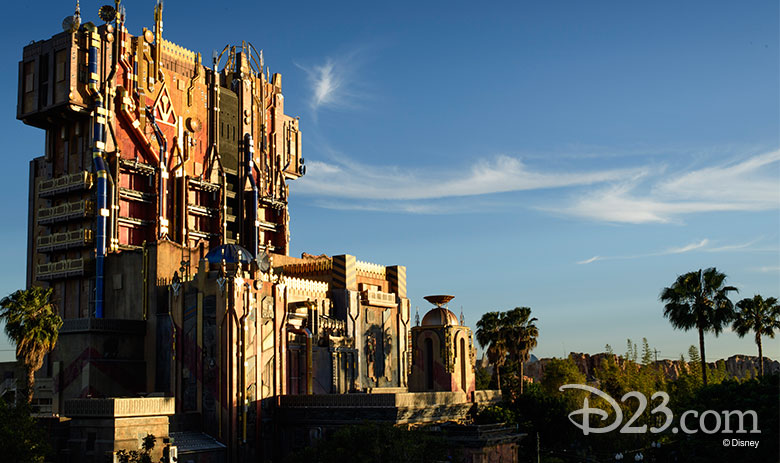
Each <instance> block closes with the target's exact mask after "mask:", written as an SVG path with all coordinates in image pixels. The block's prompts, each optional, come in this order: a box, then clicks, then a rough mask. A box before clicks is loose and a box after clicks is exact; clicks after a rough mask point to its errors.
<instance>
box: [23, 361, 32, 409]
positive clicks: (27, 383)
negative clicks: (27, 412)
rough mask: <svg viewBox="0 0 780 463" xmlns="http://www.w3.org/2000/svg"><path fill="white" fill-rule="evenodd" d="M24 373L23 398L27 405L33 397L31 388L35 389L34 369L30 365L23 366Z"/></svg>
mask: <svg viewBox="0 0 780 463" xmlns="http://www.w3.org/2000/svg"><path fill="white" fill-rule="evenodd" d="M25 374H26V378H25V385H24V398H25V400H26V401H27V405H30V404H31V403H32V399H33V390H34V389H35V388H34V384H35V371H34V370H33V369H32V368H30V367H25Z"/></svg>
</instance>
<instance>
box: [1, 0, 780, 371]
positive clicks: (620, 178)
mask: <svg viewBox="0 0 780 463" xmlns="http://www.w3.org/2000/svg"><path fill="white" fill-rule="evenodd" d="M74 3H75V2H74ZM422 3H423V4H419V3H418V2H405V1H396V2H386V3H383V4H375V3H373V2H341V1H335V2H324V3H323V2H231V3H227V2H224V3H215V2H211V1H209V2H205V1H204V2H198V1H190V2H185V1H174V0H168V1H166V2H165V10H164V34H163V35H164V36H165V37H166V38H167V39H169V40H171V41H173V42H176V43H178V44H180V45H182V46H184V47H186V48H189V49H191V50H195V51H200V52H201V53H202V54H203V56H204V61H208V60H209V57H210V56H211V52H212V50H214V49H219V50H221V49H222V47H223V46H224V45H225V44H228V43H232V44H236V43H239V44H240V42H241V40H248V41H250V42H252V43H253V44H254V45H255V46H256V47H257V48H262V49H263V50H264V56H265V60H266V63H267V64H268V65H269V66H270V68H271V72H280V73H282V74H283V77H284V79H283V89H284V95H285V104H286V108H285V109H286V112H287V113H288V114H291V115H297V116H300V118H301V127H302V130H303V133H304V139H303V140H304V142H303V143H304V145H303V149H304V155H305V158H306V163H307V166H308V167H307V169H308V170H307V175H306V176H305V177H304V178H302V179H301V180H299V181H296V182H293V184H292V185H291V187H290V190H291V193H292V199H291V202H290V213H291V216H292V254H293V255H299V254H300V253H301V252H303V251H306V252H309V253H312V254H320V253H327V254H328V255H333V254H340V253H344V252H348V253H350V254H355V255H357V256H358V258H359V259H361V260H368V261H373V262H377V263H381V264H386V265H392V264H403V265H406V266H407V267H408V278H409V282H408V289H409V295H410V298H411V299H412V307H413V308H414V307H420V311H421V312H422V313H424V311H425V310H426V309H427V307H428V304H427V303H426V302H425V301H424V300H423V299H422V297H423V296H424V295H428V294H438V293H445V294H454V295H455V296H456V298H455V299H454V300H453V301H452V302H451V303H450V308H451V309H453V310H454V311H455V312H456V313H459V312H460V310H461V306H462V308H463V312H464V314H465V316H466V320H467V323H468V324H470V325H472V326H473V325H474V323H475V322H476V320H477V319H478V318H479V317H480V315H481V314H482V313H484V312H485V311H488V310H506V309H511V308H513V307H515V306H523V305H524V306H529V307H531V308H532V309H533V313H534V315H535V316H536V317H537V318H538V319H539V322H538V326H539V328H540V338H539V345H538V347H537V349H536V350H535V351H534V353H535V355H537V356H539V357H544V356H553V355H555V356H560V355H562V354H564V353H568V352H570V351H577V352H598V351H601V350H603V348H604V345H605V344H607V343H609V344H611V345H612V346H613V347H614V348H615V350H616V351H617V352H622V351H623V350H624V349H625V348H624V346H625V340H626V338H632V339H633V340H634V341H636V342H641V338H642V337H647V338H648V340H649V342H650V344H651V346H653V347H655V348H657V349H658V350H659V351H660V356H661V357H664V358H677V357H679V354H680V353H682V352H686V351H687V348H688V346H689V345H691V344H696V343H697V336H696V334H695V333H693V332H687V333H685V332H680V331H674V330H673V329H672V327H671V326H670V324H669V323H668V321H667V320H666V319H664V318H663V316H662V305H661V303H660V302H658V294H659V292H660V290H661V289H662V288H663V287H664V286H668V285H670V284H672V282H673V281H674V280H675V278H676V277H677V275H679V274H682V273H685V272H688V271H692V270H697V269H699V268H706V267H712V266H716V267H717V268H718V269H719V270H721V271H723V272H724V273H726V274H727V275H728V276H729V280H728V282H729V283H730V284H732V285H735V286H737V287H738V288H739V289H740V294H739V295H736V296H735V297H734V299H735V300H738V299H740V298H743V297H752V296H753V294H755V293H760V294H762V295H764V296H780V214H779V212H780V129H779V127H780V107H779V104H778V101H780V73H779V70H780V58H779V56H780V53H779V52H778V46H779V45H780V44H779V43H778V36H779V34H780V27H779V25H778V17H780V14H779V13H780V12H779V11H778V3H777V2H775V1H758V2H751V4H750V6H749V7H747V6H745V4H740V3H737V2H716V1H707V2H641V3H640V2H618V1H612V2H606V1H604V2H579V1H572V2H562V1H560V2H541V1H535V2H492V3H490V4H487V5H486V6H477V5H476V4H475V3H474V2H451V1H450V2H438V1H431V2H422ZM126 4H127V9H128V11H127V13H128V26H129V29H130V31H131V33H134V34H138V33H140V31H141V28H142V27H144V26H146V27H151V26H152V24H153V21H152V18H153V17H152V8H153V5H154V2H153V1H133V2H126ZM100 5H102V2H94V1H83V2H82V3H81V6H82V14H83V16H84V17H85V18H86V19H87V20H93V21H98V19H97V9H98V8H99V7H100ZM215 5H216V6H215ZM72 10H73V6H72V5H71V4H70V2H63V1H58V2H53V1H50V2H36V3H35V4H29V5H28V4H21V3H17V2H15V3H12V4H9V5H8V6H7V7H6V17H7V18H8V20H7V22H6V25H5V28H4V29H3V31H2V32H0V34H2V35H3V37H2V38H3V41H4V43H5V46H4V47H3V50H2V51H0V53H2V55H3V56H2V58H3V62H4V63H6V65H7V70H6V71H5V72H2V73H0V83H1V84H2V85H0V89H2V91H1V92H0V107H3V108H6V110H5V111H2V112H0V131H1V132H2V135H3V140H4V144H5V146H6V150H5V153H6V154H5V160H6V167H5V168H4V169H3V170H2V171H0V191H2V197H4V198H7V199H6V202H5V204H4V205H3V206H2V207H3V213H4V214H3V215H4V218H5V220H4V221H3V225H2V226H1V227H0V252H2V255H3V256H5V261H6V265H4V266H3V268H2V270H0V293H2V294H7V293H10V292H11V291H13V290H14V289H16V288H19V287H21V286H22V285H23V284H24V266H25V257H24V255H25V243H26V215H27V185H26V184H27V179H28V176H27V175H28V173H27V172H28V167H27V163H28V161H29V159H30V158H32V157H34V156H36V155H39V154H40V153H41V151H42V149H43V133H42V132H41V131H39V130H37V129H33V128H30V127H26V126H24V125H23V124H22V123H21V122H18V121H16V120H15V119H14V116H15V107H16V106H15V105H16V85H17V84H16V80H17V71H16V63H17V62H18V61H19V60H20V59H21V56H22V47H23V46H24V44H26V43H29V42H30V41H31V40H40V39H44V38H48V37H50V36H51V35H53V34H55V33H57V32H58V31H59V30H60V22H61V20H62V18H63V17H64V16H66V15H67V14H71V13H72ZM413 310H414V309H413ZM422 313H421V315H422ZM0 349H9V347H8V346H7V344H6V345H5V347H4V345H3V344H1V343H0ZM764 352H765V354H766V355H768V356H771V357H774V358H778V357H780V343H777V342H776V341H773V340H769V339H766V340H765V347H764ZM10 353H11V352H10V351H8V350H6V351H2V350H0V356H2V355H3V354H6V355H7V354H10ZM735 353H743V354H750V355H755V354H756V347H755V344H754V343H753V341H752V340H751V339H750V338H747V339H739V338H737V336H736V335H734V334H733V333H730V332H726V333H723V334H722V335H721V336H720V337H719V338H717V339H715V338H714V337H711V336H709V337H708V339H707V356H708V358H709V359H715V358H720V357H727V356H729V355H732V354H735Z"/></svg>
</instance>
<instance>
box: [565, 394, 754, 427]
mask: <svg viewBox="0 0 780 463" xmlns="http://www.w3.org/2000/svg"><path fill="white" fill-rule="evenodd" d="M565 389H579V390H582V391H587V392H590V393H591V394H593V395H594V396H596V397H600V398H602V399H604V401H606V402H607V403H608V404H609V405H610V407H612V410H613V411H614V412H615V420H614V421H613V422H612V423H611V424H608V425H606V426H601V427H591V425H590V421H591V420H590V417H591V416H597V417H599V421H607V419H608V418H609V413H607V412H606V411H605V410H602V409H601V408H598V407H591V406H590V402H589V401H588V397H587V396H586V397H585V398H584V399H582V408H580V409H579V410H574V411H573V412H571V413H569V421H571V422H572V424H574V426H576V427H578V428H580V429H582V433H583V434H585V435H588V434H602V433H607V432H611V431H614V430H616V429H617V428H620V432H621V433H623V434H643V433H646V432H647V431H648V427H647V425H646V424H645V425H642V426H635V425H634V422H635V421H636V420H637V419H639V417H640V416H642V414H643V413H644V412H645V410H646V409H647V397H646V396H645V395H644V394H642V393H641V392H638V391H631V392H628V393H626V394H625V395H623V397H621V398H620V401H621V402H623V403H625V402H626V401H628V400H629V399H636V400H637V402H638V404H639V406H638V407H637V409H636V411H635V412H634V414H633V416H632V417H631V418H630V419H629V420H628V421H627V422H626V423H625V424H624V425H623V411H622V410H621V408H620V405H619V404H618V403H617V402H616V401H615V399H613V398H612V397H610V396H609V394H607V393H605V392H602V391H600V390H598V389H596V388H595V387H591V386H586V385H584V384H564V385H563V386H561V387H560V388H559V390H560V391H563V390H565ZM659 398H660V399H661V403H660V404H658V405H657V406H656V407H655V408H653V409H652V410H650V414H652V415H655V414H660V415H663V416H664V418H665V419H664V422H663V423H662V424H661V425H660V426H653V427H650V428H649V430H650V432H651V433H660V432H664V431H665V430H666V429H667V428H668V427H669V426H671V425H672V421H673V420H674V413H673V412H672V410H671V409H669V407H667V405H668V404H669V394H667V393H666V392H664V391H658V392H656V393H654V394H653V395H652V396H650V400H651V401H655V400H656V399H659ZM721 413H722V415H723V419H721ZM721 413H718V412H716V411H715V410H706V411H704V412H702V413H701V415H699V412H698V411H696V410H687V411H685V412H684V413H683V414H682V415H680V428H677V427H674V428H672V432H673V433H675V434H676V433H678V432H679V431H680V429H681V430H682V431H683V432H684V433H686V434H695V433H697V432H699V430H701V432H703V433H705V434H714V433H716V432H721V433H724V434H730V433H735V432H736V433H737V434H746V433H748V432H750V433H761V431H760V430H759V429H758V415H757V414H756V412H755V411H754V410H747V411H744V412H743V411H739V410H723V411H722V412H721ZM579 415H582V421H581V422H580V421H578V420H577V419H576V417H577V416H579ZM690 416H693V417H694V418H696V417H697V416H698V417H699V427H698V428H689V427H688V425H687V422H686V420H687V418H688V417H690ZM746 416H748V417H750V418H752V423H753V429H751V430H750V431H746V430H745V427H744V424H745V417H746ZM707 417H712V419H714V423H715V425H714V426H712V420H710V424H709V425H707V424H705V420H706V419H707ZM732 418H735V419H736V423H737V424H738V427H737V429H736V431H733V430H732V429H731V424H732ZM621 425H623V427H622V428H621V427H620V426H621Z"/></svg>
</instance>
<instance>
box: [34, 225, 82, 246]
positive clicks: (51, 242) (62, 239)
mask: <svg viewBox="0 0 780 463" xmlns="http://www.w3.org/2000/svg"><path fill="white" fill-rule="evenodd" d="M94 240H95V238H94V233H93V232H92V230H90V229H88V228H85V229H82V230H73V231H69V232H63V233H54V234H53V235H44V236H39V237H38V239H37V240H36V244H37V249H38V252H49V251H55V250H58V249H71V248H80V247H83V246H86V245H89V244H91V243H93V242H94Z"/></svg>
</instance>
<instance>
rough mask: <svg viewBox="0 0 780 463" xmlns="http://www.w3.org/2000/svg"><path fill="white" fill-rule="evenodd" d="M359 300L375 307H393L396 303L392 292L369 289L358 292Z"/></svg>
mask: <svg viewBox="0 0 780 463" xmlns="http://www.w3.org/2000/svg"><path fill="white" fill-rule="evenodd" d="M360 302H362V303H363V304H365V305H372V306H375V307H395V306H396V305H397V303H396V301H395V294H394V293H384V292H382V291H371V290H367V291H361V292H360Z"/></svg>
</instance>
